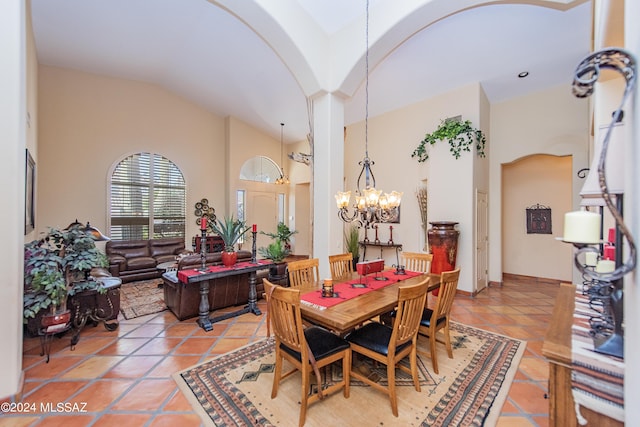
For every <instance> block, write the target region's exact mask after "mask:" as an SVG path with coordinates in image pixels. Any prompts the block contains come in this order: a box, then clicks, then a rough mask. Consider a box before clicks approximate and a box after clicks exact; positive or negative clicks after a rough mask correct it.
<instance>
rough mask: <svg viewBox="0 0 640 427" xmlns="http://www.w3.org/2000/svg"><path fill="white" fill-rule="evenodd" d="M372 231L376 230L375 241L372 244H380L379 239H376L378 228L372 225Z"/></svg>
mask: <svg viewBox="0 0 640 427" xmlns="http://www.w3.org/2000/svg"><path fill="white" fill-rule="evenodd" d="M373 229H374V230H376V240H374V241H373V243H375V244H377V245H379V244H380V239H378V226H377V225H374V226H373Z"/></svg>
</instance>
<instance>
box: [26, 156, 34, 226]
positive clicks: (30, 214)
mask: <svg viewBox="0 0 640 427" xmlns="http://www.w3.org/2000/svg"><path fill="white" fill-rule="evenodd" d="M25 151H26V155H25V163H26V164H25V177H24V191H25V193H24V214H25V215H24V234H28V233H30V232H32V231H33V229H34V228H35V225H36V212H35V199H34V196H35V186H36V162H35V161H34V160H33V157H31V154H30V153H29V149H28V148H27V149H26V150H25Z"/></svg>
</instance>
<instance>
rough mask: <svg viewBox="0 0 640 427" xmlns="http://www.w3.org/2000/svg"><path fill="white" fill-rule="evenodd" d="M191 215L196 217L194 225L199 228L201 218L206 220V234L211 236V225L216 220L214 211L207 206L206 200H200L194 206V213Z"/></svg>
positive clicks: (207, 201)
mask: <svg viewBox="0 0 640 427" xmlns="http://www.w3.org/2000/svg"><path fill="white" fill-rule="evenodd" d="M193 214H194V215H195V216H196V224H197V225H198V227H200V221H202V217H206V218H207V230H206V231H207V234H213V223H214V222H215V220H216V210H215V209H214V208H212V207H211V206H209V200H208V199H202V200H200V201H199V202H196V204H195V211H194V212H193Z"/></svg>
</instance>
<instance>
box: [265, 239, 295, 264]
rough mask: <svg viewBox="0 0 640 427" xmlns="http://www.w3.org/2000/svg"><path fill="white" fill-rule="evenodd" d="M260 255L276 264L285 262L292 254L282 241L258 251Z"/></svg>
mask: <svg viewBox="0 0 640 427" xmlns="http://www.w3.org/2000/svg"><path fill="white" fill-rule="evenodd" d="M258 253H259V254H260V256H261V257H263V258H265V259H270V260H271V261H273V262H274V263H276V264H279V263H281V262H282V261H284V259H285V258H286V257H288V256H289V254H290V253H291V252H290V251H289V250H287V248H285V247H284V244H283V243H282V241H280V240H276V241H274V242H271V243H269V245H268V246H266V247H262V248H259V249H258Z"/></svg>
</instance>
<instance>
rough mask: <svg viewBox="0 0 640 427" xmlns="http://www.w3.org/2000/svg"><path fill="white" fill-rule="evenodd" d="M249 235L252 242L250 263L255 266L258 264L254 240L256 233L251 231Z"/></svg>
mask: <svg viewBox="0 0 640 427" xmlns="http://www.w3.org/2000/svg"><path fill="white" fill-rule="evenodd" d="M251 234H252V235H253V241H252V243H251V263H252V264H257V263H258V259H257V255H256V254H257V249H256V239H257V234H258V232H257V231H255V230H254V231H252V232H251Z"/></svg>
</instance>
